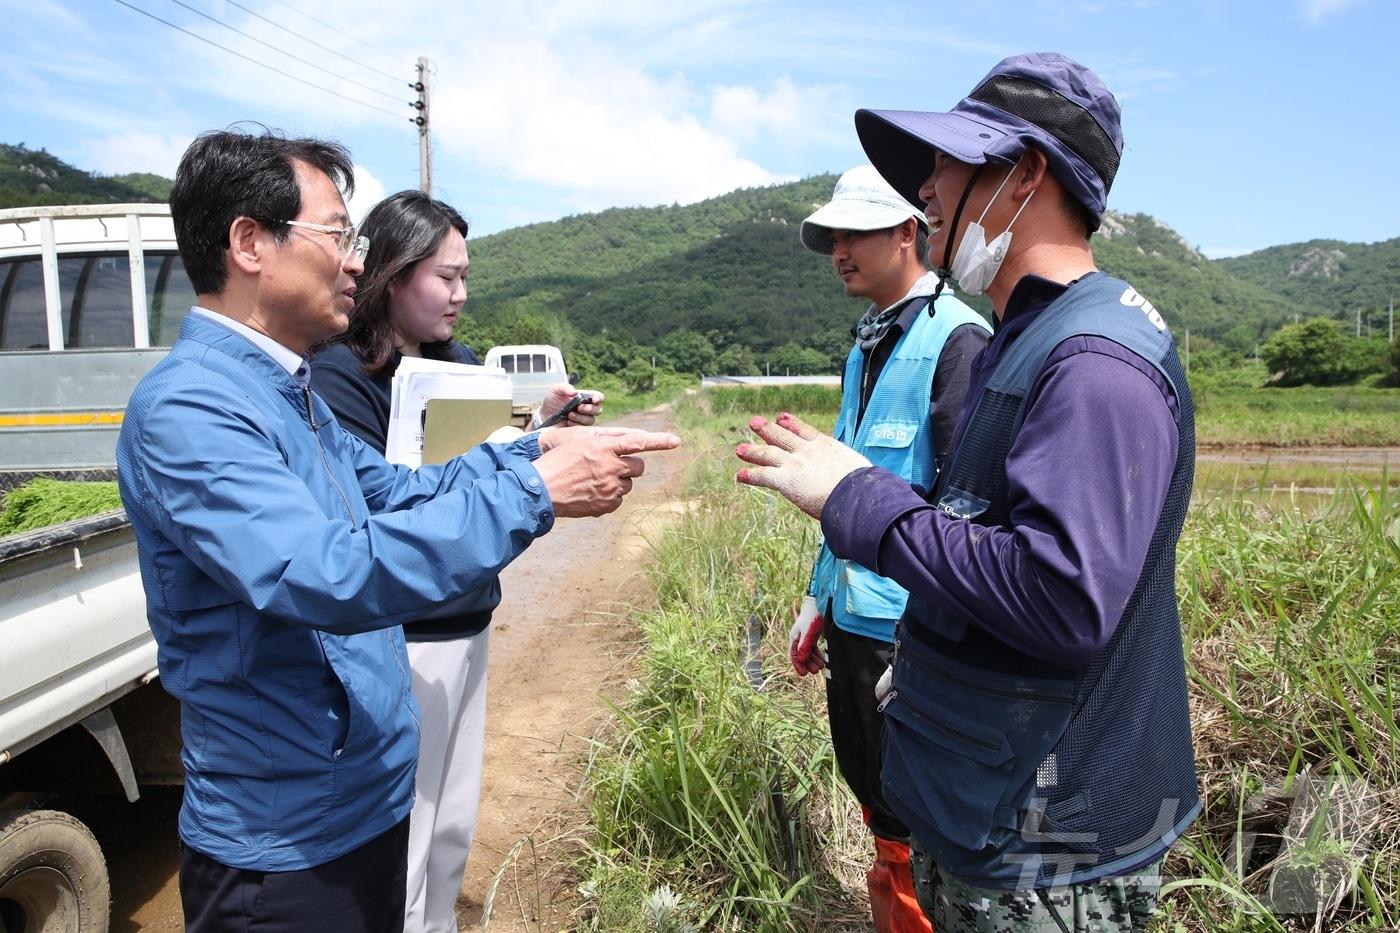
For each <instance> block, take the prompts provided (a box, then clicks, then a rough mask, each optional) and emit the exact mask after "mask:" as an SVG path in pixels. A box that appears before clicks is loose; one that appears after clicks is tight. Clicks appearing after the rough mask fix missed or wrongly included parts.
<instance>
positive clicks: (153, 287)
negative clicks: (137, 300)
mask: <svg viewBox="0 0 1400 933" xmlns="http://www.w3.org/2000/svg"><path fill="white" fill-rule="evenodd" d="M145 260H146V302H147V304H146V307H147V308H148V309H149V310H148V311H147V314H148V315H149V323H150V341H151V346H153V347H169V346H173V345H174V343H175V338H176V337H178V336H180V322H181V321H183V320H184V319H185V314H186V313H187V312H188V311H189V310H190V308H192V307H194V305H195V303H196V302H195V294H194V286H193V285H191V284H190V277H189V276H188V275H186V274H185V262H184V260H183V259H181V258H180V255H179V253H174V252H171V253H166V252H161V251H151V250H147V251H146V256H145Z"/></svg>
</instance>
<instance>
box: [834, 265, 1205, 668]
mask: <svg viewBox="0 0 1400 933" xmlns="http://www.w3.org/2000/svg"><path fill="white" fill-rule="evenodd" d="M1065 288H1066V286H1064V285H1060V284H1058V283H1055V282H1050V281H1048V280H1046V279H1041V278H1038V277H1035V276H1027V277H1025V278H1023V279H1022V280H1021V281H1020V282H1018V283H1017V286H1016V288H1015V289H1014V290H1013V292H1012V295H1011V297H1010V299H1009V301H1008V303H1007V309H1006V314H1005V315H1004V316H1003V318H1002V320H1000V321H999V322H997V328H996V333H995V335H994V336H993V338H992V341H991V343H990V344H988V346H987V348H986V349H985V350H984V351H983V352H982V353H981V354H980V355H979V356H978V358H977V359H976V360H975V361H974V362H973V367H972V382H971V385H970V387H969V391H968V395H967V401H966V403H965V405H964V407H963V411H962V415H961V417H960V418H959V423H958V428H957V430H956V432H955V437H956V440H955V449H956V444H957V443H960V442H961V438H962V435H963V433H964V431H965V430H966V429H967V424H968V420H969V418H970V416H971V414H972V411H973V409H974V408H975V407H976V404H977V401H978V399H979V398H980V397H981V395H982V390H983V389H984V388H985V387H986V385H987V382H988V380H989V379H990V377H991V374H992V371H993V370H994V369H995V368H996V364H997V361H998V360H1000V358H1001V357H1002V355H1003V354H1004V353H1005V351H1006V349H1007V347H1008V346H1009V345H1010V344H1011V343H1012V342H1013V341H1014V340H1015V339H1016V337H1017V336H1018V335H1019V334H1020V333H1022V332H1023V331H1024V330H1025V328H1026V326H1027V325H1029V324H1030V322H1031V321H1033V320H1034V319H1035V317H1036V316H1037V315H1038V314H1040V312H1041V311H1043V310H1044V309H1045V308H1046V307H1047V306H1048V305H1049V304H1050V302H1051V301H1053V300H1054V299H1055V298H1056V297H1058V296H1059V295H1060V294H1061V293H1062V292H1063V291H1064V290H1065ZM1177 431H1178V428H1177V404H1176V397H1175V394H1174V393H1173V391H1172V389H1171V386H1170V384H1169V383H1168V382H1167V380H1166V379H1165V378H1164V377H1163V376H1162V375H1161V373H1159V372H1158V371H1157V369H1156V368H1155V367H1154V366H1153V365H1152V364H1151V363H1148V362H1147V361H1145V360H1143V359H1142V358H1141V357H1138V356H1137V355H1136V354H1133V353H1130V352H1129V351H1127V350H1125V349H1124V348H1123V347H1122V346H1120V345H1119V344H1117V343H1114V342H1113V341H1111V340H1107V339H1104V338H1101V337H1071V338H1069V339H1067V340H1065V341H1064V342H1062V343H1061V344H1059V345H1058V346H1057V347H1056V348H1055V349H1054V350H1053V351H1052V352H1051V354H1050V356H1049V357H1048V358H1047V359H1046V362H1045V366H1044V368H1043V369H1042V370H1041V373H1040V375H1039V376H1038V377H1037V379H1036V380H1035V382H1034V383H1033V384H1032V386H1031V390H1030V394H1029V396H1028V400H1027V408H1026V417H1025V420H1024V422H1023V424H1022V427H1021V430H1020V433H1019V434H1018V435H1017V436H1016V440H1015V443H1014V444H1013V446H1012V447H1011V450H1010V452H1009V453H1008V454H1007V460H1006V475H1007V486H1008V491H1007V495H1008V505H1009V507H1010V508H1009V513H1010V518H1011V527H1010V528H999V527H988V526H985V525H977V524H974V523H973V522H971V521H968V520H965V519H957V518H953V517H952V516H950V515H948V514H946V513H944V512H942V511H940V510H939V509H936V508H935V507H934V506H933V505H932V504H930V503H928V502H926V501H924V499H923V498H922V497H921V496H920V495H919V494H918V493H917V492H915V491H914V490H913V489H912V488H910V486H909V484H908V483H907V482H905V481H904V480H902V479H900V478H899V477H898V476H895V475H894V474H892V473H890V472H888V471H886V470H882V469H880V468H878V467H870V468H867V469H862V470H857V471H856V472H854V473H852V474H851V475H849V476H847V477H846V478H845V479H843V480H842V481H841V482H840V483H839V484H838V485H837V487H836V489H835V490H833V492H832V494H831V497H830V498H829V499H828V500H827V504H826V507H825V508H824V509H823V510H822V532H823V534H824V535H825V538H826V543H827V545H828V546H829V547H830V548H831V551H832V553H834V554H835V555H836V556H837V557H840V558H845V559H848V560H854V561H857V562H858V563H861V564H863V565H865V566H866V567H869V568H870V569H871V570H874V571H875V572H876V573H879V574H880V575H882V576H885V577H889V578H890V579H892V580H894V581H896V582H897V583H899V584H900V585H901V586H903V587H905V588H906V589H907V590H909V591H910V592H911V593H913V594H914V595H916V596H919V597H921V598H922V599H924V600H926V601H928V602H931V603H936V604H939V605H941V606H942V607H944V608H945V609H946V610H949V611H951V612H952V613H954V614H955V615H956V616H958V617H959V618H961V619H963V620H964V621H966V622H967V623H968V624H969V625H971V626H976V627H978V628H980V629H981V630H983V631H984V632H986V633H987V634H989V635H991V636H993V637H995V638H996V639H997V640H998V641H1000V642H1002V643H1004V644H1006V645H1007V646H1009V647H1011V648H1013V649H1014V650H1016V651H1018V652H1021V653H1023V654H1027V655H1031V656H1032V657H1037V658H1043V659H1045V660H1047V661H1049V662H1051V663H1052V664H1056V665H1060V666H1064V667H1082V666H1084V665H1086V664H1088V663H1089V662H1090V661H1091V660H1092V659H1093V658H1094V657H1095V655H1097V654H1098V653H1099V652H1100V651H1101V650H1102V649H1103V647H1104V646H1105V645H1106V644H1107V643H1108V640H1109V638H1110V637H1111V636H1112V635H1113V630H1114V628H1115V627H1116V626H1117V624H1118V620H1119V619H1120V618H1121V617H1122V614H1123V610H1124V608H1125V607H1126V605H1127V602H1128V599H1129V597H1130V596H1131V595H1132V592H1133V588H1134V585H1135V584H1136V583H1137V579H1138V576H1139V575H1140V574H1141V572H1142V566H1143V562H1144V560H1145V559H1146V556H1147V550H1148V545H1149V544H1150V542H1151V539H1152V533H1153V531H1154V530H1155V528H1156V525H1157V520H1158V517H1159V516H1160V513H1161V510H1162V505H1163V502H1164V500H1165V498H1166V493H1167V487H1168V485H1169V483H1170V482H1171V476H1172V471H1173V468H1174V466H1175V463H1176V456H1177Z"/></svg>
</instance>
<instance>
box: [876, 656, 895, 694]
mask: <svg viewBox="0 0 1400 933" xmlns="http://www.w3.org/2000/svg"><path fill="white" fill-rule="evenodd" d="M893 686H894V665H893V664H891V665H888V666H886V668H885V672H884V673H883V674H881V675H880V679H879V680H877V681H875V702H876V703H883V702H885V697H887V696H889V693H890V688H891V687H893Z"/></svg>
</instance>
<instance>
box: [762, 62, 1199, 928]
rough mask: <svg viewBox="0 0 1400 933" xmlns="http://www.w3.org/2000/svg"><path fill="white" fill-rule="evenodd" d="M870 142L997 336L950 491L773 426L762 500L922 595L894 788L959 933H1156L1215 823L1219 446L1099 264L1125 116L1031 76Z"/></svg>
mask: <svg viewBox="0 0 1400 933" xmlns="http://www.w3.org/2000/svg"><path fill="white" fill-rule="evenodd" d="M856 130H857V132H858V133H859V135H860V138H861V144H862V145H863V146H864V148H865V151H866V154H867V155H868V156H869V157H870V160H871V162H872V163H874V165H875V167H876V168H877V169H879V170H880V173H881V175H883V176H884V177H885V178H886V180H888V181H889V182H890V183H891V184H892V185H893V186H894V188H895V190H896V191H899V192H900V193H901V194H903V195H904V196H905V197H907V198H910V199H911V200H915V201H917V202H919V203H922V204H924V205H925V209H924V215H925V217H927V219H928V221H929V227H930V230H931V231H932V233H931V237H930V243H929V246H930V253H931V255H933V256H934V257H938V258H939V261H940V270H939V271H940V275H942V276H944V277H947V276H951V277H952V278H955V279H957V280H958V283H959V285H960V286H961V287H962V290H963V291H964V292H971V293H973V294H977V293H980V292H983V291H985V292H986V293H987V295H988V296H989V297H990V299H991V302H992V307H993V309H994V311H995V312H996V319H997V320H996V329H995V333H994V336H993V338H992V341H991V343H990V344H988V346H987V349H986V350H984V351H983V353H982V354H981V356H979V357H978V359H977V360H976V361H975V362H974V364H973V369H972V383H971V387H970V390H969V392H968V396H967V403H966V404H965V406H964V408H963V412H962V416H961V418H960V419H959V424H958V427H957V429H956V431H955V434H954V442H953V444H954V447H953V454H952V457H951V459H950V462H949V464H948V465H947V466H946V468H945V469H943V470H942V471H941V472H940V473H939V477H938V482H937V484H936V485H935V486H934V488H933V489H932V490H931V491H929V492H928V493H926V494H920V492H919V491H917V490H914V489H913V488H911V487H910V486H909V484H908V483H907V482H905V481H904V480H902V479H900V478H899V477H898V476H895V475H894V474H892V473H890V472H888V471H886V470H883V469H881V468H879V467H878V466H872V465H871V464H870V462H869V460H867V459H865V458H862V457H859V456H858V455H856V454H855V453H854V452H853V451H850V450H849V449H847V448H843V447H841V446H839V445H837V444H835V443H833V442H831V441H830V440H829V439H826V438H823V437H822V436H821V435H820V434H819V433H818V432H816V431H813V430H812V429H811V428H810V427H808V426H807V425H803V424H802V423H800V422H798V421H797V420H796V419H792V418H790V417H782V418H780V419H779V423H778V424H777V425H773V424H769V423H767V422H765V421H763V420H762V419H756V420H755V422H754V426H755V430H757V431H758V433H759V434H760V436H762V437H763V438H764V439H765V440H766V441H768V442H769V444H770V445H771V446H767V447H759V446H755V447H753V448H749V449H748V450H747V451H746V455H745V459H746V460H748V461H749V462H751V463H754V464H756V465H757V466H755V467H754V468H751V469H748V470H746V471H743V472H742V473H741V476H740V479H741V481H745V482H751V483H755V484H757V485H762V486H769V487H772V488H775V489H777V490H779V491H780V492H782V493H783V494H784V495H785V496H787V497H788V498H789V499H790V500H791V501H793V502H794V503H795V504H797V505H798V506H799V507H800V508H802V509H803V511H805V512H806V513H807V514H809V515H812V516H814V517H816V518H819V519H820V520H821V523H822V532H823V535H824V538H825V541H826V543H827V546H828V547H829V548H830V549H831V551H832V553H833V554H835V555H836V556H837V557H843V558H846V559H848V560H853V561H856V562H858V563H860V564H862V565H864V566H866V567H869V568H870V569H871V570H874V571H876V572H878V573H880V574H882V575H884V576H887V577H889V578H891V579H893V580H895V581H897V582H898V583H900V584H901V585H903V586H905V587H906V588H908V590H909V592H910V598H909V604H908V607H907V608H906V610H905V614H904V617H903V619H902V620H901V622H900V626H899V633H898V639H897V641H896V645H895V647H896V659H895V661H894V665H893V672H892V682H893V686H892V688H886V692H884V694H883V700H882V704H881V705H882V707H883V708H884V711H885V714H886V723H885V728H886V742H885V753H884V759H883V771H882V776H883V779H884V791H885V797H886V799H887V800H888V801H889V803H890V806H891V809H893V810H894V812H895V813H896V814H898V815H899V816H900V817H901V818H902V819H903V820H904V821H905V822H906V823H907V824H908V826H909V827H910V830H911V832H912V834H913V837H914V840H915V843H914V846H913V849H914V853H913V855H914V857H913V862H914V868H915V878H916V890H917V891H918V894H919V897H920V901H921V903H922V904H923V905H924V909H925V911H926V912H927V913H928V914H929V916H930V917H931V919H932V920H933V924H934V927H935V929H937V930H939V931H940V933H964V931H974V930H993V929H1007V930H1015V931H1018V933H1020V931H1037V933H1039V931H1049V933H1057V931H1065V933H1067V931H1069V930H1070V929H1077V930H1082V929H1100V930H1105V931H1113V930H1144V929H1146V926H1147V923H1148V919H1149V917H1150V915H1151V913H1152V911H1153V909H1154V906H1155V903H1156V898H1157V883H1158V878H1159V873H1160V867H1161V861H1162V858H1163V856H1164V855H1165V853H1166V850H1167V848H1168V847H1169V846H1170V845H1171V843H1172V842H1173V841H1174V840H1176V839H1177V838H1178V837H1179V836H1180V835H1181V834H1182V833H1183V832H1184V831H1185V830H1186V828H1187V827H1188V826H1189V825H1190V823H1191V821H1192V820H1193V819H1194V818H1195V817H1196V815H1197V813H1198V812H1199V810H1200V800H1199V795H1198V791H1197V787H1196V774H1195V760H1194V756H1193V752H1192V746H1191V722H1190V714H1189V709H1188V706H1187V694H1186V676H1185V665H1184V659H1183V653H1182V640H1181V631H1180V620H1179V617H1178V612H1177V605H1176V594H1175V589H1174V574H1175V564H1176V560H1175V554H1176V541H1177V538H1178V536H1179V535H1180V532H1181V526H1182V522H1183V520H1184V519H1185V516H1186V509H1187V505H1188V501H1189V498H1190V492H1191V479H1192V473H1193V469H1194V463H1195V447H1194V419H1193V408H1192V403H1191V392H1190V389H1189V387H1188V386H1187V382H1186V377H1185V373H1184V372H1183V370H1182V367H1181V364H1180V361H1179V360H1178V359H1177V355H1176V351H1175V349H1174V347H1173V345H1172V338H1171V334H1170V332H1169V331H1168V329H1167V325H1166V322H1165V321H1164V320H1163V318H1162V316H1161V315H1160V314H1159V313H1158V312H1157V310H1156V309H1155V308H1154V307H1153V306H1152V303H1151V302H1150V301H1147V300H1146V299H1145V298H1144V297H1143V296H1142V295H1141V294H1139V293H1138V292H1137V291H1136V290H1135V289H1134V288H1133V287H1132V286H1131V285H1129V284H1128V283H1126V282H1123V281H1121V280H1119V279H1115V278H1113V277H1111V276H1109V275H1106V274H1104V273H1103V272H1100V271H1098V269H1097V267H1096V266H1095V264H1094V256H1093V251H1092V249H1091V248H1090V245H1089V237H1090V235H1091V234H1092V233H1093V232H1094V231H1095V230H1096V229H1097V228H1098V226H1099V222H1100V219H1101V218H1102V215H1103V211H1104V208H1105V202H1106V200H1107V196H1108V190H1109V187H1110V186H1111V184H1112V183H1113V177H1114V174H1115V173H1116V172H1117V169H1118V163H1119V159H1120V157H1121V155H1122V151H1123V136H1122V131H1121V129H1120V126H1119V109H1118V103H1117V101H1116V100H1115V99H1114V98H1113V95H1112V94H1111V93H1110V92H1109V90H1108V88H1107V87H1105V86H1104V84H1103V82H1102V81H1101V80H1100V79H1099V77H1098V76H1097V75H1095V74H1094V73H1093V72H1092V71H1089V70H1088V69H1087V68H1085V67H1084V66H1083V65H1080V64H1079V63H1077V62H1074V61H1071V60H1070V59H1068V58H1065V57H1064V56H1062V55H1056V54H1052V53H1041V54H1029V55H1018V56H1014V57H1012V58H1008V59H1006V60H1005V61H1003V62H1001V63H1000V64H998V65H997V66H996V67H995V68H993V69H992V71H991V72H990V73H989V74H988V75H987V77H986V78H984V79H983V80H982V82H981V83H979V84H978V86H977V87H976V88H974V89H973V91H972V93H971V94H969V95H968V96H967V97H966V98H965V99H964V100H963V101H961V102H960V103H959V104H958V105H957V106H956V107H954V108H953V110H952V111H951V112H948V113H923V112H910V111H870V110H862V111H859V112H858V113H857V114H856ZM988 231H990V232H991V234H992V235H991V238H990V242H989V241H988V233H987V232H988ZM1013 231H1014V233H1013Z"/></svg>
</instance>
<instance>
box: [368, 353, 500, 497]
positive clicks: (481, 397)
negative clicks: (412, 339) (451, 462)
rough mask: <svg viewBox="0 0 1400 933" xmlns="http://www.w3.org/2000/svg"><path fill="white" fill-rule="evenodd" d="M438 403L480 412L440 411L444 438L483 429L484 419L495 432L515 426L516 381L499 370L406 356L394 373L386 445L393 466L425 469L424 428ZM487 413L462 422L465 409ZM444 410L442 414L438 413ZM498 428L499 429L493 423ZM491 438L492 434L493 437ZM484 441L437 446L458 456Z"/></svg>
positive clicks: (437, 416) (440, 441)
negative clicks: (456, 429) (457, 427)
mask: <svg viewBox="0 0 1400 933" xmlns="http://www.w3.org/2000/svg"><path fill="white" fill-rule="evenodd" d="M434 399H454V400H465V401H474V402H477V403H480V404H479V405H478V406H470V405H465V406H456V408H455V410H454V409H453V408H452V407H449V406H434V422H435V424H440V425H441V427H440V428H437V427H435V430H437V432H438V434H439V435H441V434H442V433H444V432H446V431H450V430H451V429H452V425H453V424H454V423H462V424H466V423H481V422H482V420H483V418H485V419H486V421H487V423H492V427H500V426H501V425H504V424H508V423H509V420H510V405H511V381H510V375H509V374H508V373H507V372H506V371H505V370H503V369H499V368H497V367H495V366H491V367H487V366H468V365H467V364H465V363H447V362H443V361H441V360H425V359H422V358H421V357H416V356H406V357H404V358H403V359H402V360H401V361H400V362H399V368H398V370H397V371H396V372H395V373H394V381H393V394H392V396H391V398H390V402H389V436H388V438H387V439H386V441H385V444H384V458H385V459H386V460H388V461H389V462H390V463H402V464H403V465H404V466H408V467H412V468H413V469H415V470H416V469H417V468H418V467H420V466H422V465H423V443H424V441H423V436H424V426H425V423H426V421H427V418H428V403H429V402H430V401H432V400H434ZM472 407H477V408H479V409H482V410H480V411H477V412H476V413H475V417H468V418H465V419H463V418H461V417H454V415H457V416H460V415H462V414H466V413H467V412H465V411H463V409H470V408H472ZM439 408H441V409H442V411H440V412H439V411H438V409H439ZM493 422H494V423H493ZM488 433H489V432H488ZM484 437H485V435H484V434H482V435H481V436H479V437H467V436H462V437H450V438H444V437H440V436H439V437H435V438H434V439H433V440H434V441H435V443H434V444H433V446H434V447H435V448H437V449H445V448H446V447H448V446H452V447H456V448H457V452H461V451H464V450H467V449H469V448H470V447H472V446H473V445H475V444H477V443H480V442H481V440H482V439H484Z"/></svg>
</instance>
